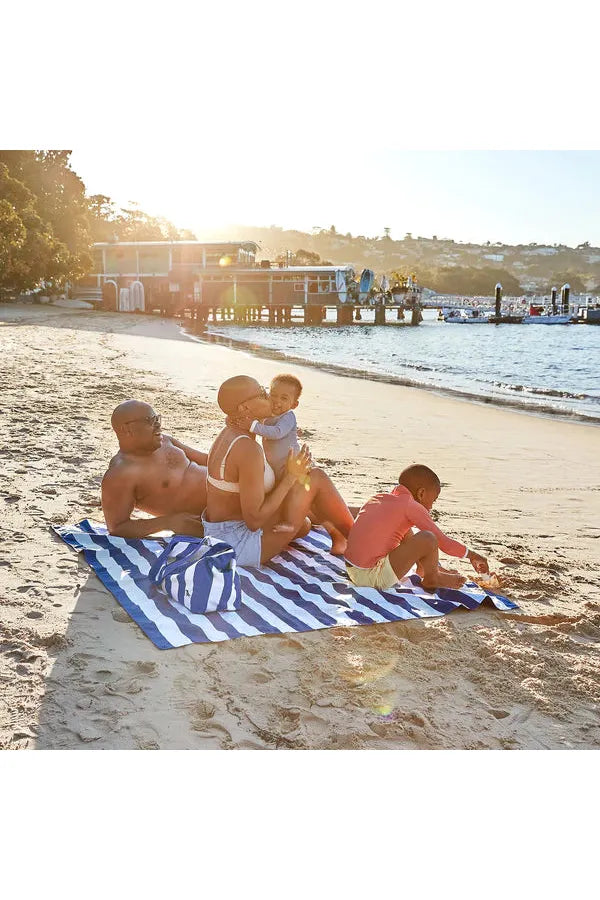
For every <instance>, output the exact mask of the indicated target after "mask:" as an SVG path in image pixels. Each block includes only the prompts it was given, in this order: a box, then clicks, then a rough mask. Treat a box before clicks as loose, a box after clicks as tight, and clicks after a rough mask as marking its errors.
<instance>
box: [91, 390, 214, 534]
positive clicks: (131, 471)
mask: <svg viewBox="0 0 600 900" xmlns="http://www.w3.org/2000/svg"><path fill="white" fill-rule="evenodd" d="M160 424H161V423H160V416H159V415H157V414H156V413H155V412H154V410H153V409H152V407H151V406H149V404H148V403H141V402H139V401H138V400H126V401H125V402H124V403H120V404H119V406H117V408H116V409H115V411H114V412H113V414H112V417H111V425H112V427H113V430H114V432H115V434H116V435H117V438H118V440H119V452H118V453H117V454H116V456H113V458H112V459H111V461H110V464H109V466H108V471H107V472H106V474H105V476H104V478H103V479H102V509H103V510H104V518H105V520H106V527H107V528H108V531H109V532H110V534H114V535H116V536H117V537H123V538H143V537H146V536H147V535H149V534H155V533H156V532H157V531H163V530H165V531H173V532H175V533H176V534H189V535H194V536H197V537H202V536H203V534H204V531H203V528H202V521H201V519H200V515H201V513H202V510H203V509H204V507H205V506H206V463H207V459H208V457H207V454H206V453H201V452H200V451H199V450H194V449H193V448H192V447H187V446H186V445H185V444H182V443H181V442H180V441H177V440H175V438H172V437H169V435H166V434H163V433H162V432H161V427H160ZM134 509H140V510H143V511H144V512H147V513H150V514H151V515H152V516H153V518H151V519H132V518H131V514H132V512H133V511H134Z"/></svg>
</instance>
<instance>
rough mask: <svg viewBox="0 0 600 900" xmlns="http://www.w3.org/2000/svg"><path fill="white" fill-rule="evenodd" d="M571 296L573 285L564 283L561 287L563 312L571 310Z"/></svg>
mask: <svg viewBox="0 0 600 900" xmlns="http://www.w3.org/2000/svg"><path fill="white" fill-rule="evenodd" d="M570 297H571V285H570V284H563V286H562V287H561V289H560V300H561V306H562V312H563V313H568V312H569V299H570Z"/></svg>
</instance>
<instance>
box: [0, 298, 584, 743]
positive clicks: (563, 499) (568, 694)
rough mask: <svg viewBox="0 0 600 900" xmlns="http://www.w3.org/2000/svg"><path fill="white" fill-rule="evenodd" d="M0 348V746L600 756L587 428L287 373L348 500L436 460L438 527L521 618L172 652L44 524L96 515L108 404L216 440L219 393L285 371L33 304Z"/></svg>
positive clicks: (145, 327)
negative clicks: (300, 387)
mask: <svg viewBox="0 0 600 900" xmlns="http://www.w3.org/2000/svg"><path fill="white" fill-rule="evenodd" d="M0 348H1V351H2V352H1V355H0V368H1V371H0V377H1V379H2V381H1V384H2V416H1V418H0V422H1V428H2V442H1V444H0V470H1V472H2V479H1V481H0V505H1V508H2V519H1V531H2V541H1V543H0V579H1V587H0V599H1V600H2V616H1V621H0V642H1V658H0V746H2V747H34V746H35V747H40V748H86V747H93V748H135V747H147V748H159V747H160V748H186V747H189V748H199V749H213V748H219V747H227V748H253V747H256V748H259V747H260V748H263V747H264V748H275V747H291V748H309V747H311V748H331V749H333V748H337V747H345V748H415V747H435V748H437V747H447V748H455V747H464V748H466V747H482V748H501V747H507V748H525V747H527V748H542V747H599V746H600V652H599V650H600V585H599V581H598V568H599V565H598V564H599V561H600V560H599V556H600V552H599V547H600V485H599V483H598V456H599V452H598V451H599V449H600V429H598V428H596V427H590V426H586V425H578V424H569V423H565V422H555V421H552V420H550V419H543V418H536V417H533V416H529V415H525V414H520V413H517V412H509V411H506V410H498V409H493V408H491V407H488V406H483V405H477V404H472V403H467V402H462V401H453V400H449V399H447V398H441V397H438V396H436V395H434V394H430V393H427V392H424V391H420V390H416V389H409V388H402V387H398V386H391V385H385V384H377V385H373V384H371V383H369V382H368V381H361V380H357V379H350V378H344V377H339V376H334V375H328V374H324V373H321V372H319V371H317V370H314V369H307V368H302V367H287V366H286V368H290V369H292V370H293V371H294V372H296V374H298V375H299V377H300V378H301V379H302V380H303V383H304V385H305V392H304V395H303V397H302V402H301V406H300V407H299V409H298V418H299V421H300V423H301V425H302V426H303V427H304V429H305V433H306V435H307V439H308V440H309V442H310V444H311V448H312V450H313V454H314V455H315V456H316V457H317V458H318V459H319V460H320V461H321V462H322V464H323V465H325V466H326V467H327V469H328V471H329V472H330V474H331V475H332V476H333V477H334V478H335V480H336V483H338V484H339V486H340V487H341V489H342V492H343V493H344V495H345V496H346V498H347V499H348V501H351V502H360V501H361V500H362V499H364V498H366V497H367V496H368V495H369V494H371V493H372V492H373V491H374V490H375V489H380V488H382V487H386V486H388V485H389V484H390V483H391V482H393V481H395V480H396V478H397V474H398V471H399V469H400V468H402V467H403V466H404V465H406V464H408V463H409V462H411V461H417V460H418V461H422V462H425V463H427V464H429V465H432V466H433V467H434V468H435V469H436V470H437V471H438V473H439V474H440V477H441V479H442V481H443V482H444V485H445V487H444V489H443V491H442V496H441V498H440V500H439V501H438V509H439V522H440V524H441V525H442V527H445V528H447V529H448V530H449V531H451V532H452V533H455V534H456V535H457V536H463V537H464V538H465V540H466V541H467V542H468V543H470V544H471V545H472V546H474V547H479V548H482V549H483V550H484V551H485V552H488V553H489V555H490V557H491V560H492V562H493V567H494V568H495V569H496V570H497V571H499V572H501V573H502V575H503V577H504V578H505V579H506V582H507V593H509V594H510V595H511V596H512V597H513V598H514V599H516V600H517V601H518V602H519V603H520V605H521V610H520V611H519V612H518V613H515V614H510V615H507V614H500V613H497V612H495V611H492V610H487V609H486V610H482V611H479V612H476V613H455V614H453V615H452V616H449V617H446V618H444V619H441V620H435V621H430V622H409V623H406V624H401V623H392V624H389V625H385V626H371V627H360V628H353V629H350V630H348V629H331V630H325V631H321V632H313V633H308V634H304V635H288V636H281V637H258V638H248V639H246V638H244V639H240V640H236V641H231V642H227V643H224V644H218V645H194V646H191V647H187V648H183V649H180V650H171V651H162V652H161V651H158V650H156V649H155V648H154V646H153V645H152V644H151V643H150V642H149V641H148V640H147V638H145V637H144V635H143V634H142V633H141V632H140V631H139V629H138V628H137V627H136V626H135V625H134V624H133V623H131V621H130V620H129V618H128V617H127V615H126V614H125V613H124V612H123V611H122V610H121V608H120V607H119V606H118V604H117V603H116V601H115V600H114V599H113V598H112V596H111V595H110V594H109V593H107V592H106V591H105V589H104V588H103V587H102V585H101V584H100V582H99V581H98V580H97V579H96V577H95V576H94V575H92V574H91V572H90V570H89V569H88V568H87V566H86V565H85V564H84V563H83V562H82V561H80V560H79V558H78V557H77V556H76V555H75V554H74V553H73V552H72V551H70V550H69V549H68V548H67V547H66V546H65V545H64V544H62V543H61V542H60V541H58V540H57V539H56V538H55V537H53V535H52V534H51V532H50V530H49V524H50V523H51V522H54V523H66V522H74V521H78V520H79V519H80V518H82V517H83V516H90V517H92V518H96V519H101V510H100V509H99V484H100V479H101V476H102V473H103V471H104V468H105V465H106V462H107V461H108V459H109V458H110V456H111V455H112V453H113V452H114V449H115V441H114V436H113V434H112V432H111V430H110V427H109V416H110V412H111V411H112V409H113V407H114V406H115V405H116V403H118V402H119V401H120V400H122V399H124V398H126V397H129V396H134V397H139V398H141V399H144V400H147V401H148V402H150V403H152V404H153V405H154V407H155V408H156V409H157V410H159V411H161V412H162V413H163V422H164V427H165V430H167V431H172V432H173V433H174V434H176V435H177V436H179V437H181V438H182V439H183V440H186V441H189V442H193V443H196V444H197V445H198V446H201V447H208V445H209V443H210V441H211V438H212V437H213V435H214V434H215V433H216V431H217V430H218V428H219V427H220V417H219V416H218V410H217V409H216V406H215V404H214V399H215V394H216V389H217V387H218V385H219V383H220V381H221V380H223V379H224V378H225V377H228V376H229V375H232V374H235V373H238V372H249V373H251V374H255V375H256V376H257V377H259V378H260V379H261V380H262V381H264V382H268V380H269V379H270V378H271V377H272V375H273V374H274V373H275V372H277V371H281V368H282V366H281V363H278V362H273V361H270V360H263V359H259V358H255V357H251V356H249V355H247V354H244V353H240V352H234V351H231V350H229V349H226V348H223V347H216V346H208V345H206V344H198V343H196V342H193V341H191V340H189V339H187V338H185V337H184V336H182V335H181V334H180V332H179V329H178V327H177V325H176V324H175V323H174V322H171V321H163V320H158V319H149V318H145V317H138V316H134V315H116V314H102V313H89V312H87V311H71V310H68V311H67V310H64V309H50V308H42V307H35V306H23V307H16V306H4V307H0ZM459 565H462V564H459ZM465 571H469V568H468V566H467V568H466V569H465Z"/></svg>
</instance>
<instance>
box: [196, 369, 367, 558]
mask: <svg viewBox="0 0 600 900" xmlns="http://www.w3.org/2000/svg"><path fill="white" fill-rule="evenodd" d="M217 402H218V404H219V406H220V407H221V409H222V410H223V412H224V413H225V414H226V415H227V416H228V419H227V423H226V425H225V428H223V430H222V431H221V432H220V434H219V435H218V436H217V438H216V440H215V442H214V444H213V445H212V447H211V450H210V453H209V454H208V473H207V485H206V492H207V499H206V509H205V511H204V514H203V517H202V518H203V523H204V534H205V535H209V536H210V537H215V538H218V539H220V540H223V541H225V542H226V543H228V544H230V545H231V546H232V547H233V548H234V550H235V552H236V556H237V560H238V563H239V564H240V565H243V566H259V565H262V564H263V563H265V562H267V561H268V560H270V559H271V558H272V557H273V556H276V555H277V553H279V552H280V551H281V550H283V548H284V547H286V546H287V544H288V543H289V542H290V540H292V539H293V538H294V537H298V536H300V535H303V534H306V533H307V532H308V530H309V528H310V520H308V519H307V518H306V516H307V513H308V511H309V509H311V507H312V509H313V510H314V511H315V513H316V514H317V516H318V517H319V519H320V520H321V521H325V520H327V521H330V522H332V523H333V525H335V527H336V528H338V529H339V530H340V531H341V532H342V534H344V535H348V532H349V531H350V528H351V527H352V524H353V518H352V515H351V513H350V510H349V509H348V507H347V506H346V504H345V503H344V500H343V499H342V497H341V496H340V495H339V493H338V492H337V490H336V489H335V487H334V486H333V484H332V482H331V481H330V480H329V478H328V477H327V475H326V474H325V472H322V471H321V470H313V471H311V474H310V482H307V484H308V489H306V486H305V485H304V484H301V483H300V482H306V476H307V474H308V472H309V470H310V466H311V459H310V453H309V451H308V447H307V446H306V445H305V444H303V446H302V447H301V449H300V452H299V453H298V454H296V455H294V454H293V453H292V451H290V454H289V456H288V462H287V473H286V474H285V475H284V476H283V478H282V479H281V481H280V482H279V484H277V485H275V475H274V473H273V470H272V469H271V467H270V466H269V464H268V463H267V461H266V459H265V456H264V453H263V449H262V447H261V445H260V444H258V443H257V442H256V435H255V434H252V433H251V432H249V431H247V430H246V429H245V428H243V427H242V426H240V425H238V424H236V420H242V421H252V420H254V419H265V418H267V416H270V415H271V403H270V400H269V395H268V393H267V391H266V390H265V389H264V388H263V387H261V386H260V384H259V383H258V382H257V381H256V380H255V379H254V378H250V377H249V376H247V375H236V376H235V377H234V378H229V379H227V381H225V382H223V384H222V385H221V387H220V388H219V394H218V397H217ZM284 500H285V501H286V516H285V519H286V523H285V524H282V514H281V505H282V503H283V501H284Z"/></svg>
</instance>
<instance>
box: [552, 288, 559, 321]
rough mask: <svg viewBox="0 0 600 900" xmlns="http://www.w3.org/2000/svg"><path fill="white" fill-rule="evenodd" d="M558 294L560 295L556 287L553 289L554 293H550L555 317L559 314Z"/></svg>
mask: <svg viewBox="0 0 600 900" xmlns="http://www.w3.org/2000/svg"><path fill="white" fill-rule="evenodd" d="M557 294H558V291H557V289H556V288H555V287H553V288H552V291H551V292H550V298H551V302H552V315H553V316H555V315H556V313H557V309H556V296H557Z"/></svg>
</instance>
